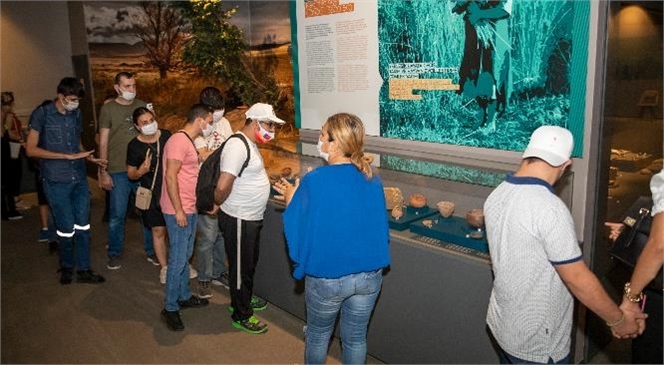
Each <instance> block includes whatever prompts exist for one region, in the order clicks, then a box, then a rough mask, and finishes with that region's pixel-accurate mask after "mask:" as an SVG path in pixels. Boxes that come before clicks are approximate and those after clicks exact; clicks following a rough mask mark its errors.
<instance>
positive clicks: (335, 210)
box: [284, 164, 390, 279]
mask: <svg viewBox="0 0 664 365" xmlns="http://www.w3.org/2000/svg"><path fill="white" fill-rule="evenodd" d="M387 220H388V218H387V208H386V207H385V195H384V193H383V184H382V182H381V180H380V178H379V177H378V176H377V175H374V177H373V178H372V179H371V180H367V179H366V177H365V176H364V174H362V173H361V172H360V171H359V170H358V169H357V168H356V167H355V166H354V165H352V164H342V165H328V166H321V167H319V168H317V169H315V170H314V171H311V172H309V173H308V174H306V175H305V176H304V177H303V178H302V180H301V181H300V186H299V188H298V189H297V191H296V192H295V194H294V195H293V199H292V200H291V202H290V204H289V205H288V207H287V208H286V211H285V212H284V231H285V234H286V240H287V242H288V254H289V255H290V258H291V260H293V262H294V264H295V269H294V271H293V277H294V278H296V279H302V278H303V277H304V276H305V275H309V276H313V277H318V278H328V279H332V278H339V277H342V276H345V275H349V274H354V273H359V272H366V271H373V270H377V269H380V268H383V267H386V266H389V264H390V252H389V247H388V243H389V227H388V223H387Z"/></svg>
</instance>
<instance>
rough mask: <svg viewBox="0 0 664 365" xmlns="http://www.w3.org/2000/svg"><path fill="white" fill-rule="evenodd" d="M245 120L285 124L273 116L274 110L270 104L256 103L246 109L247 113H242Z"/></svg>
mask: <svg viewBox="0 0 664 365" xmlns="http://www.w3.org/2000/svg"><path fill="white" fill-rule="evenodd" d="M244 115H245V116H246V117H247V119H253V120H257V121H259V122H268V121H269V122H275V123H279V124H285V123H286V122H285V121H284V120H283V119H279V118H277V116H276V115H275V114H274V109H273V108H272V105H270V104H263V103H256V104H254V105H252V106H251V108H249V109H247V112H246V113H244Z"/></svg>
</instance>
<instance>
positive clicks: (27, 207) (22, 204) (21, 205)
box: [14, 200, 31, 210]
mask: <svg viewBox="0 0 664 365" xmlns="http://www.w3.org/2000/svg"><path fill="white" fill-rule="evenodd" d="M14 205H15V206H16V209H17V210H30V208H31V206H30V204H26V203H25V202H23V201H22V200H20V201H18V202H16V203H15V204H14Z"/></svg>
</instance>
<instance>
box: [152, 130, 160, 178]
mask: <svg viewBox="0 0 664 365" xmlns="http://www.w3.org/2000/svg"><path fill="white" fill-rule="evenodd" d="M159 140H161V134H160V135H159V138H157V166H156V167H155V168H154V175H153V176H152V186H150V191H152V190H153V189H154V183H155V181H157V171H159V165H160V163H159Z"/></svg>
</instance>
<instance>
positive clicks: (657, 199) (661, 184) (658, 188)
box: [650, 170, 664, 217]
mask: <svg viewBox="0 0 664 365" xmlns="http://www.w3.org/2000/svg"><path fill="white" fill-rule="evenodd" d="M650 192H651V193H652V202H653V207H652V216H653V217H654V216H655V214H658V213H662V212H664V170H662V171H660V172H659V173H658V174H656V175H654V176H653V177H652V179H650Z"/></svg>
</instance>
